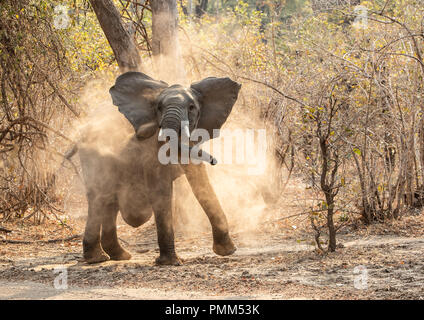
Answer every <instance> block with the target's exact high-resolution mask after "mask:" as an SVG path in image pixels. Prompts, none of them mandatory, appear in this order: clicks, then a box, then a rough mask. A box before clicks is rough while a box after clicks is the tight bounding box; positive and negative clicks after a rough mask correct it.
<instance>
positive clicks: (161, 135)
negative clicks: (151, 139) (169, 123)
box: [158, 128, 163, 140]
mask: <svg viewBox="0 0 424 320" xmlns="http://www.w3.org/2000/svg"><path fill="white" fill-rule="evenodd" d="M158 138H159V140H163V129H162V128H160V130H159V135H158Z"/></svg>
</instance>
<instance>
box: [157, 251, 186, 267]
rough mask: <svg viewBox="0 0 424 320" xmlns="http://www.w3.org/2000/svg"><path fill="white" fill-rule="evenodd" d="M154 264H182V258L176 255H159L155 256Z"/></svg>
mask: <svg viewBox="0 0 424 320" xmlns="http://www.w3.org/2000/svg"><path fill="white" fill-rule="evenodd" d="M155 262H156V264H157V265H160V266H182V265H183V262H182V260H181V259H180V258H179V257H178V256H177V255H176V254H172V255H162V254H161V255H160V256H159V257H158V258H156V261H155Z"/></svg>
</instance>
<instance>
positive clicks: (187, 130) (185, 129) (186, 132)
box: [183, 125, 190, 138]
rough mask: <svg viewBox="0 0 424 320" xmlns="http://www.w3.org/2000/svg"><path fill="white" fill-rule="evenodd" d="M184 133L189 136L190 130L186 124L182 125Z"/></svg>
mask: <svg viewBox="0 0 424 320" xmlns="http://www.w3.org/2000/svg"><path fill="white" fill-rule="evenodd" d="M183 130H184V134H185V136H186V137H187V138H190V130H189V129H188V125H185V126H184V129H183Z"/></svg>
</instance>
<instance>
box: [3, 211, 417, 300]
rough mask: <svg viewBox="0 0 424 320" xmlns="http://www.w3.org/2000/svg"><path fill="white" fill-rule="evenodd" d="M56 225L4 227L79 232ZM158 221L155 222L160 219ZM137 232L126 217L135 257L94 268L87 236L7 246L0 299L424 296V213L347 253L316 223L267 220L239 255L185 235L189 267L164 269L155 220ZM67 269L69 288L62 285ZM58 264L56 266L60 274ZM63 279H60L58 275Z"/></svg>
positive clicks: (240, 241) (363, 235) (179, 239)
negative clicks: (86, 251)
mask: <svg viewBox="0 0 424 320" xmlns="http://www.w3.org/2000/svg"><path fill="white" fill-rule="evenodd" d="M84 220H85V219H84V218H83V217H80V218H78V219H76V220H74V221H72V223H71V225H72V228H73V231H72V232H71V231H70V230H68V229H66V228H63V227H61V226H58V224H57V222H48V223H47V224H44V225H31V224H28V223H26V224H22V225H19V224H16V223H14V224H13V223H10V224H8V225H3V226H4V227H9V228H11V229H14V230H15V231H14V232H13V233H12V234H11V235H8V239H15V240H19V239H25V240H28V238H30V239H32V240H33V241H37V240H42V239H54V238H61V237H64V238H66V237H68V236H69V235H72V234H79V233H81V232H82V231H83V227H84ZM152 220H153V219H152ZM152 220H151V221H150V222H148V223H147V224H146V225H144V226H142V227H140V228H138V229H133V228H131V227H129V226H127V225H126V224H125V223H124V222H123V221H121V220H120V221H119V227H118V231H119V237H120V239H121V242H122V243H123V245H124V246H125V247H126V248H127V249H129V250H130V251H131V252H132V253H133V258H132V259H131V260H129V261H122V262H115V261H108V262H104V263H101V264H95V265H88V264H86V263H85V262H83V261H82V259H81V258H82V246H81V239H75V240H72V241H66V242H59V243H40V242H33V243H30V244H13V243H5V241H4V239H5V236H3V240H2V242H1V243H0V299H191V298H196V299H424V258H423V252H424V232H423V230H424V219H423V215H422V214H421V215H417V216H410V217H404V218H403V219H402V220H400V221H395V222H392V223H389V224H384V225H383V224H377V225H373V226H370V227H368V228H365V227H362V226H359V228H358V227H355V226H348V227H346V228H344V229H342V230H341V232H340V234H339V236H338V241H339V244H340V245H339V246H340V248H338V250H337V251H336V252H335V253H329V254H327V255H321V254H319V253H317V251H316V250H315V247H314V246H312V245H311V244H310V240H311V239H313V235H312V234H310V233H308V229H307V228H305V229H300V228H299V229H298V228H294V227H292V228H290V227H287V224H286V223H278V221H273V222H267V223H264V224H263V225H261V227H260V228H259V229H258V230H255V232H244V233H243V232H239V233H233V236H234V239H235V243H236V245H237V247H238V250H237V252H236V253H235V254H234V255H232V256H229V257H219V256H216V255H215V254H214V253H213V252H212V249H211V247H212V239H211V234H210V233H209V232H206V233H199V234H195V235H192V236H189V235H187V234H182V233H179V232H177V234H176V247H177V252H178V254H179V255H180V257H181V258H182V259H183V260H184V265H183V266H179V267H173V266H172V267H171V266H161V267H159V266H155V265H154V259H155V257H156V256H157V255H158V247H157V243H156V231H155V225H154V223H153V221H152ZM56 268H66V272H67V285H68V287H67V289H63V288H62V289H61V288H59V289H55V281H56V283H59V284H63V282H58V281H59V280H57V279H56V278H57V277H58V276H60V275H63V269H59V271H58V270H57V269H56ZM55 269H56V271H55ZM55 279H56V280H55Z"/></svg>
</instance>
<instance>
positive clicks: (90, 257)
mask: <svg viewBox="0 0 424 320" xmlns="http://www.w3.org/2000/svg"><path fill="white" fill-rule="evenodd" d="M87 200H88V218H87V224H86V226H85V232H84V239H83V243H82V244H83V253H84V259H85V261H86V262H87V263H98V262H103V261H107V260H109V259H110V257H109V255H108V254H107V253H106V252H105V251H104V250H103V248H102V245H101V243H100V230H101V227H102V217H103V214H104V209H105V208H104V206H103V205H102V203H101V202H100V201H99V200H98V199H97V197H96V196H95V194H94V193H92V192H89V193H88V194H87Z"/></svg>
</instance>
